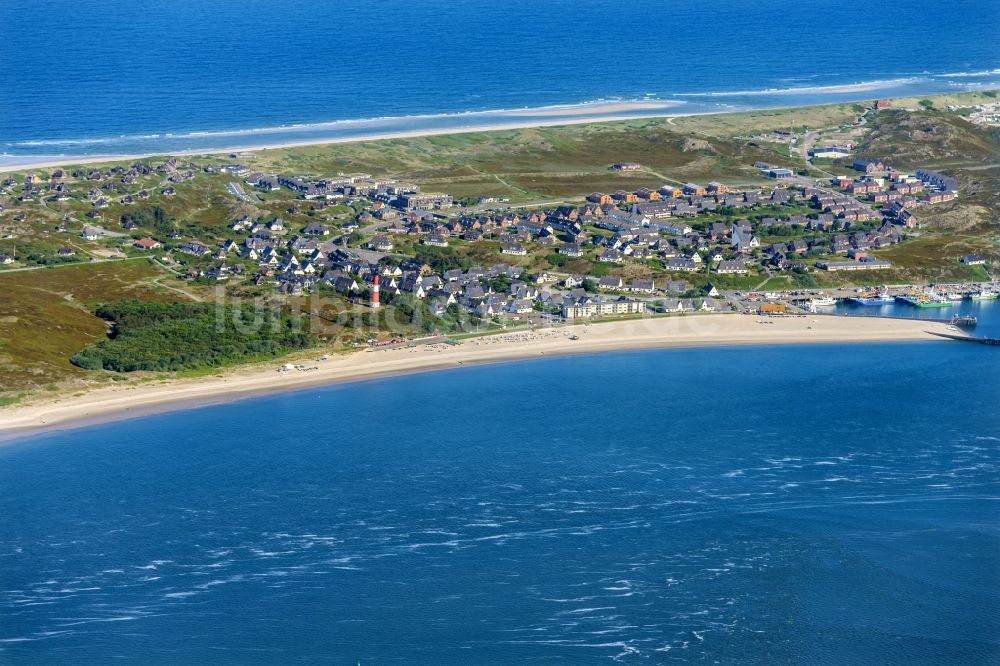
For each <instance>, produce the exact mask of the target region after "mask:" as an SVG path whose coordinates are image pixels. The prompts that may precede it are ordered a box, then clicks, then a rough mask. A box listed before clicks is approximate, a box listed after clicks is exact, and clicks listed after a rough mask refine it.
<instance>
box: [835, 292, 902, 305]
mask: <svg viewBox="0 0 1000 666" xmlns="http://www.w3.org/2000/svg"><path fill="white" fill-rule="evenodd" d="M847 300H848V301H850V302H851V303H854V304H856V305H890V304H892V303H895V302H896V299H895V297H893V296H890V295H889V294H887V293H885V292H884V291H865V292H862V293H861V294H859V295H857V296H852V297H851V298H849V299H847Z"/></svg>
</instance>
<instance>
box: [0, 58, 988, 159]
mask: <svg viewBox="0 0 1000 666" xmlns="http://www.w3.org/2000/svg"><path fill="white" fill-rule="evenodd" d="M996 75H1000V70H984V71H983V72H979V73H972V74H970V75H969V76H970V77H972V78H975V77H976V76H996ZM956 76H958V75H957V74H952V75H936V76H934V75H930V76H927V77H924V78H920V77H917V78H913V77H909V78H897V79H888V80H884V81H868V82H857V83H849V84H840V85H829V86H806V87H802V88H783V89H771V90H767V89H763V90H743V91H716V92H704V93H674V94H673V95H672V96H670V97H663V98H660V97H653V98H648V99H625V100H614V99H603V100H596V101H590V102H580V103H568V104H549V105H544V106H537V107H525V108H510V109H492V110H482V111H458V112H452V113H428V114H416V115H411V116H386V117H377V118H358V119H342V120H332V121H324V122H315V123H301V124H291V125H280V126H273V127H260V128H249V129H232V130H205V131H189V132H177V133H170V132H165V133H162V134H154V135H124V136H122V137H117V138H114V137H108V138H96V139H87V140H84V139H80V140H72V139H51V140H38V141H34V142H28V143H32V144H34V145H48V144H51V145H53V146H56V145H64V144H67V143H68V144H72V143H74V142H77V141H83V142H91V143H94V144H95V145H96V144H102V143H111V144H113V143H116V142H117V143H121V142H122V141H128V140H133V142H135V141H145V140H155V141H160V142H165V143H164V144H163V145H162V147H161V148H160V149H157V150H152V149H150V150H144V149H143V148H145V147H143V148H139V147H136V148H135V149H133V150H126V149H123V150H122V151H121V152H118V151H114V150H112V151H111V152H108V153H104V154H77V155H66V154H49V155H42V154H23V153H21V154H9V153H0V173H5V172H14V171H24V170H30V169H50V168H55V167H65V166H71V165H72V166H75V165H85V164H100V163H107V162H123V161H134V160H141V159H149V158H152V157H157V156H174V157H184V156H208V155H216V154H220V153H238V152H253V151H257V150H281V149H286V148H301V147H306V146H324V145H336V144H341V143H358V142H368V141H384V140H390V139H408V138H417V137H425V136H442V135H452V134H468V133H473V132H497V131H507V130H519V129H530V128H535V127H539V128H540V127H558V126H564V125H586V124H594V123H608V122H621V121H628V120H650V119H673V118H683V117H688V116H706V115H725V114H733V113H751V112H773V111H782V110H794V109H806V108H812V107H822V106H830V105H836V104H851V103H858V102H862V101H865V100H870V99H871V97H873V96H876V97H884V98H890V99H899V98H907V97H913V96H929V97H935V96H942V95H952V94H963V93H976V92H982V91H985V90H990V89H992V88H991V85H992V83H993V82H990V83H989V84H979V83H976V84H968V83H967V84H964V85H958V84H956V88H955V89H948V87H947V86H941V87H940V88H939V87H933V88H930V89H926V90H921V89H919V88H918V89H913V88H912V86H914V85H915V84H916V82H919V81H924V82H935V81H939V80H941V79H943V78H947V77H956ZM796 95H798V96H807V98H806V99H796V98H795V96H796ZM809 96H819V97H809ZM698 99H703V100H705V101H702V102H691V101H689V100H698ZM713 99H720V100H721V99H726V100H730V99H732V100H739V99H744V100H745V102H746V103H744V104H729V103H722V102H714V103H709V102H708V100H713ZM762 100H770V101H772V102H773V103H767V102H763V101H762ZM426 123H430V124H429V125H427V124H426ZM441 123H443V124H441ZM422 124H424V125H423V126H421V125H422ZM268 136H273V137H274V138H273V139H272V140H270V141H268V140H267V139H266V138H265V137H268ZM210 137H216V138H218V139H219V141H220V142H222V141H223V138H224V137H234V138H233V141H232V143H229V144H226V143H219V144H218V145H214V146H213V145H208V146H204V145H203V146H195V147H185V146H176V145H175V146H174V147H173V148H171V147H170V145H169V143H170V142H175V143H176V142H183V141H195V140H203V139H209V138H210ZM235 137H239V138H235ZM251 137H260V138H261V140H260V141H259V142H256V143H255V142H253V141H250V140H249V138H251ZM297 137H299V138H297ZM240 139H242V141H241V140H240Z"/></svg>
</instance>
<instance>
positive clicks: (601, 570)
mask: <svg viewBox="0 0 1000 666" xmlns="http://www.w3.org/2000/svg"><path fill="white" fill-rule="evenodd" d="M998 377H1000V353H997V350H996V348H990V347H986V346H983V345H974V344H962V343H957V342H947V341H941V342H927V343H903V344H851V345H819V346H802V347H753V348H723V349H680V350H663V351H640V352H626V353H613V354H598V355H587V356H574V357H561V358H549V359H543V360H537V361H530V362H519V363H510V364H502V365H495V366H481V367H474V368H472V367H470V368H464V369H460V370H455V371H447V372H436V373H427V374H419V375H411V376H406V377H400V378H395V379H385V380H379V381H372V382H363V383H357V384H351V385H341V386H337V387H331V388H319V389H309V390H305V391H302V392H298V393H290V394H284V395H277V396H272V397H266V398H260V399H254V400H249V401H244V402H237V403H233V404H227V405H221V406H213V407H207V408H202V409H195V410H189V411H185V412H180V413H173V414H164V415H158V416H151V417H145V418H141V419H136V420H131V421H124V422H119V423H114V424H107V425H101V426H96V427H90V428H86V429H82V430H77V431H66V432H58V433H50V434H46V435H42V436H36V437H32V438H27V439H24V440H22V441H19V442H14V443H11V444H7V445H4V446H0V618H2V620H0V663H2V664H5V665H7V664H11V665H20V664H38V663H45V664H91V663H93V664H98V663H100V664H104V663H109V662H112V661H119V662H121V663H143V664H202V663H204V664H208V663H211V664H258V663H259V664H275V663H324V664H353V663H355V660H360V661H361V663H362V664H366V665H367V664H432V663H433V664H455V665H459V664H461V665H465V664H512V663H525V662H528V663H532V662H533V663H547V664H549V663H552V664H576V663H579V664H590V663H610V662H620V663H627V664H631V663H634V664H639V663H670V662H672V661H678V662H682V663H702V662H704V663H723V664H736V663H739V664H831V665H833V664H838V665H839V664H887V665H893V664H906V665H909V664H990V663H1000V504H998V501H1000V478H998V471H1000V409H998V408H997V406H998V404H1000V381H998V379H997V378H998Z"/></svg>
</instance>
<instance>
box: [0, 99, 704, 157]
mask: <svg viewBox="0 0 1000 666" xmlns="http://www.w3.org/2000/svg"><path fill="white" fill-rule="evenodd" d="M682 106H683V104H681V103H679V102H599V103H589V104H579V105H566V106H551V107H538V108H532V109H512V110H504V111H484V112H471V113H467V114H456V115H455V116H454V117H452V118H450V120H452V123H453V124H449V125H448V126H446V127H440V128H427V127H423V128H418V129H412V130H406V129H400V127H399V125H398V123H399V122H400V121H412V120H413V118H384V119H383V118H378V119H371V120H347V121H336V122H331V123H316V124H313V125H305V126H302V127H299V128H296V127H278V128H271V129H261V130H253V131H251V132H249V133H247V132H235V133H233V135H234V136H241V137H246V136H247V135H248V134H249V135H251V136H252V135H257V136H261V135H266V134H268V133H281V134H289V133H295V132H305V131H309V132H322V131H323V130H324V128H328V129H330V130H334V129H338V130H342V129H344V128H348V127H355V128H358V129H359V130H361V131H358V132H357V133H353V134H349V135H346V136H324V135H320V136H315V137H309V138H307V139H302V140H298V141H297V140H285V141H280V142H273V143H269V142H267V141H262V142H260V143H252V142H246V141H245V139H244V143H238V141H239V140H238V139H228V140H230V141H233V143H232V144H227V143H224V142H225V141H226V140H227V139H225V138H223V137H224V136H226V133H224V132H220V133H219V141H220V146H219V147H212V148H199V149H192V150H164V151H160V152H155V153H134V154H125V155H123V154H105V155H100V154H97V155H77V156H60V155H49V156H31V155H18V156H8V158H6V160H5V161H3V160H0V173H5V172H14V171H25V170H30V169H51V168H56V167H65V166H71V165H81V164H89V165H93V164H100V163H105V162H127V161H134V160H140V159H148V158H151V157H156V156H163V155H170V156H174V157H183V156H189V157H190V156H198V155H216V154H227V153H235V152H243V151H250V152H254V151H260V150H278V149H283V148H299V147H303V146H321V145H328V144H330V145H332V144H340V143H358V142H363V141H382V140H387V139H407V138H415V137H421V136H441V135H446V134H467V133H470V132H498V131H504V130H514V129H526V128H530V127H556V126H559V125H583V124H588V123H604V122H617V121H623V120H636V119H640V118H679V117H682V116H695V115H707V114H711V113H718V112H710V111H701V112H691V113H676V112H675V111H674V110H675V109H676V108H678V107H682ZM414 118H418V119H419V118H420V117H419V116H416V117H414Z"/></svg>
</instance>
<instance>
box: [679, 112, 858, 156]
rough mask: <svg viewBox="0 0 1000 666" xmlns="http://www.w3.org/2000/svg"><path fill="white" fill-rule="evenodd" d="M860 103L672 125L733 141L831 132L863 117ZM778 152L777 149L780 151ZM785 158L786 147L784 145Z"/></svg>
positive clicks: (683, 120) (691, 119) (716, 117)
mask: <svg viewBox="0 0 1000 666" xmlns="http://www.w3.org/2000/svg"><path fill="white" fill-rule="evenodd" d="M864 112H865V105H864V104H863V103H848V104H826V105H822V106H805V107H795V108H785V109H762V110H757V111H746V112H741V113H720V114H710V115H697V116H684V117H681V118H675V119H674V120H673V121H672V124H673V125H674V126H675V127H676V128H677V129H678V130H679V131H681V132H683V133H686V134H688V135H691V134H694V135H701V136H707V137H719V138H734V137H747V136H755V135H760V134H764V133H767V132H773V131H774V130H789V129H790V130H793V131H796V132H803V131H805V130H807V129H808V130H820V129H833V128H837V127H840V126H842V125H850V124H851V123H853V122H854V121H856V120H857V119H858V117H859V116H861V115H862V114H864ZM779 150H780V149H779ZM784 151H785V155H787V154H788V153H787V151H788V148H787V146H784Z"/></svg>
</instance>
